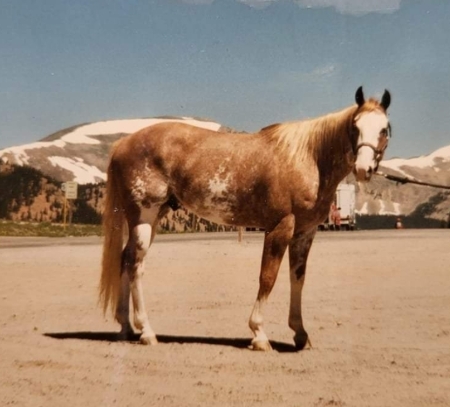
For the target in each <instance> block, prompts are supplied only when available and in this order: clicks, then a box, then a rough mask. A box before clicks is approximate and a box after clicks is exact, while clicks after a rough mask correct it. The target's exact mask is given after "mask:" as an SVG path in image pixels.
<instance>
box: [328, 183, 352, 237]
mask: <svg viewBox="0 0 450 407" xmlns="http://www.w3.org/2000/svg"><path fill="white" fill-rule="evenodd" d="M355 202H356V195H355V186H354V185H353V184H345V183H342V184H339V185H338V187H337V190H336V196H335V199H334V202H333V203H332V204H331V207H330V212H329V214H328V218H327V219H325V222H323V223H322V224H321V225H319V230H342V229H344V230H354V229H355V227H356V217H355Z"/></svg>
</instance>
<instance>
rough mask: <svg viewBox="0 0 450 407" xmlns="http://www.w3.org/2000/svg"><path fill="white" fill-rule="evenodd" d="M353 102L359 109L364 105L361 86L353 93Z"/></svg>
mask: <svg viewBox="0 0 450 407" xmlns="http://www.w3.org/2000/svg"><path fill="white" fill-rule="evenodd" d="M355 101H356V104H357V105H358V106H359V107H361V106H362V105H363V104H364V102H365V100H364V93H363V89H362V86H360V87H359V88H358V89H357V90H356V93H355Z"/></svg>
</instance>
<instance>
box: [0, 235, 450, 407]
mask: <svg viewBox="0 0 450 407" xmlns="http://www.w3.org/2000/svg"><path fill="white" fill-rule="evenodd" d="M261 248H262V235H261V234H249V233H248V234H246V235H245V236H244V241H243V242H242V243H240V244H239V243H238V242H237V236H236V234H209V235H206V234H201V235H172V236H167V235H164V236H158V237H157V240H156V241H155V244H154V245H153V247H152V249H151V251H150V253H149V256H148V259H147V263H146V270H147V271H146V275H145V287H144V288H145V293H146V301H147V304H146V305H147V309H148V312H149V317H150V322H151V324H152V327H153V328H154V330H155V331H156V333H157V335H158V338H159V340H160V344H159V345H158V346H156V347H145V346H142V345H139V344H138V343H137V342H136V341H124V342H121V341H118V338H117V335H116V332H118V326H117V324H116V323H114V322H113V320H112V318H111V317H110V316H109V315H108V316H107V317H106V318H105V317H103V315H102V312H101V310H100V308H99V307H98V306H97V285H98V278H99V260H100V255H101V246H100V239H99V238H66V239H48V238H0V309H1V313H0V326H1V335H0V405H1V406H7V405H16V406H46V407H49V406H58V407H60V406H67V407H69V406H70V407H72V406H83V407H88V406H173V407H175V406H177V407H179V406H208V407H209V406H275V405H277V406H278V405H282V406H299V407H300V406H301V407H303V406H355V407H356V406H357V407H363V406H380V407H386V406H389V407H392V406H402V407H404V406H408V407H411V406H447V407H448V406H450V230H421V231H419V230H411V231H409V230H401V231H396V230H391V231H358V232H322V233H319V234H318V236H317V237H316V240H315V242H314V245H313V248H312V251H311V254H310V258H309V264H308V270H307V279H306V285H305V289H304V319H305V326H306V329H307V330H308V332H309V334H310V338H311V341H312V345H313V347H312V349H308V350H304V351H301V352H294V350H293V347H292V344H293V341H292V332H291V331H290V329H289V327H288V326H287V313H288V297H289V283H288V280H289V278H288V268H287V258H286V259H285V261H284V262H283V264H282V268H281V271H280V275H279V277H278V281H277V284H276V286H275V289H274V291H273V293H272V295H271V297H270V302H269V305H268V307H267V310H266V312H265V326H266V332H267V334H268V335H269V337H270V339H271V340H272V344H273V347H274V350H273V351H271V352H268V353H263V352H252V351H250V350H249V349H247V346H248V345H249V342H250V338H251V335H250V331H249V329H248V327H247V320H248V317H249V315H250V312H251V308H252V305H253V301H254V299H255V297H256V292H257V288H258V274H259V264H260V253H261Z"/></svg>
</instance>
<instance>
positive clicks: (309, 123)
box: [260, 105, 358, 163]
mask: <svg viewBox="0 0 450 407" xmlns="http://www.w3.org/2000/svg"><path fill="white" fill-rule="evenodd" d="M357 111H358V106H356V105H354V106H351V107H348V108H346V109H344V110H341V111H339V112H335V113H330V114H327V115H325V116H322V117H319V118H315V119H309V120H303V121H295V122H287V123H281V124H273V125H271V126H268V127H265V128H263V129H262V130H260V134H261V135H262V136H263V137H265V138H267V139H268V140H269V141H271V142H274V143H276V144H277V147H278V151H279V152H280V154H284V155H285V157H286V160H287V161H288V162H289V163H295V162H301V161H304V160H307V159H310V158H312V159H314V160H320V159H321V158H325V157H323V156H324V155H325V156H327V157H328V156H331V155H333V151H334V152H337V151H336V150H335V149H339V151H343V150H346V149H348V145H349V138H348V131H349V129H350V128H351V125H352V122H353V118H354V116H355V114H356V112H357Z"/></svg>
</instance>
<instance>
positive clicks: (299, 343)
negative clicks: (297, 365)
mask: <svg viewBox="0 0 450 407" xmlns="http://www.w3.org/2000/svg"><path fill="white" fill-rule="evenodd" d="M294 342H295V349H297V350H303V349H309V348H312V345H311V341H310V340H309V337H308V334H307V333H306V332H305V333H304V334H297V335H295V336H294Z"/></svg>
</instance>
